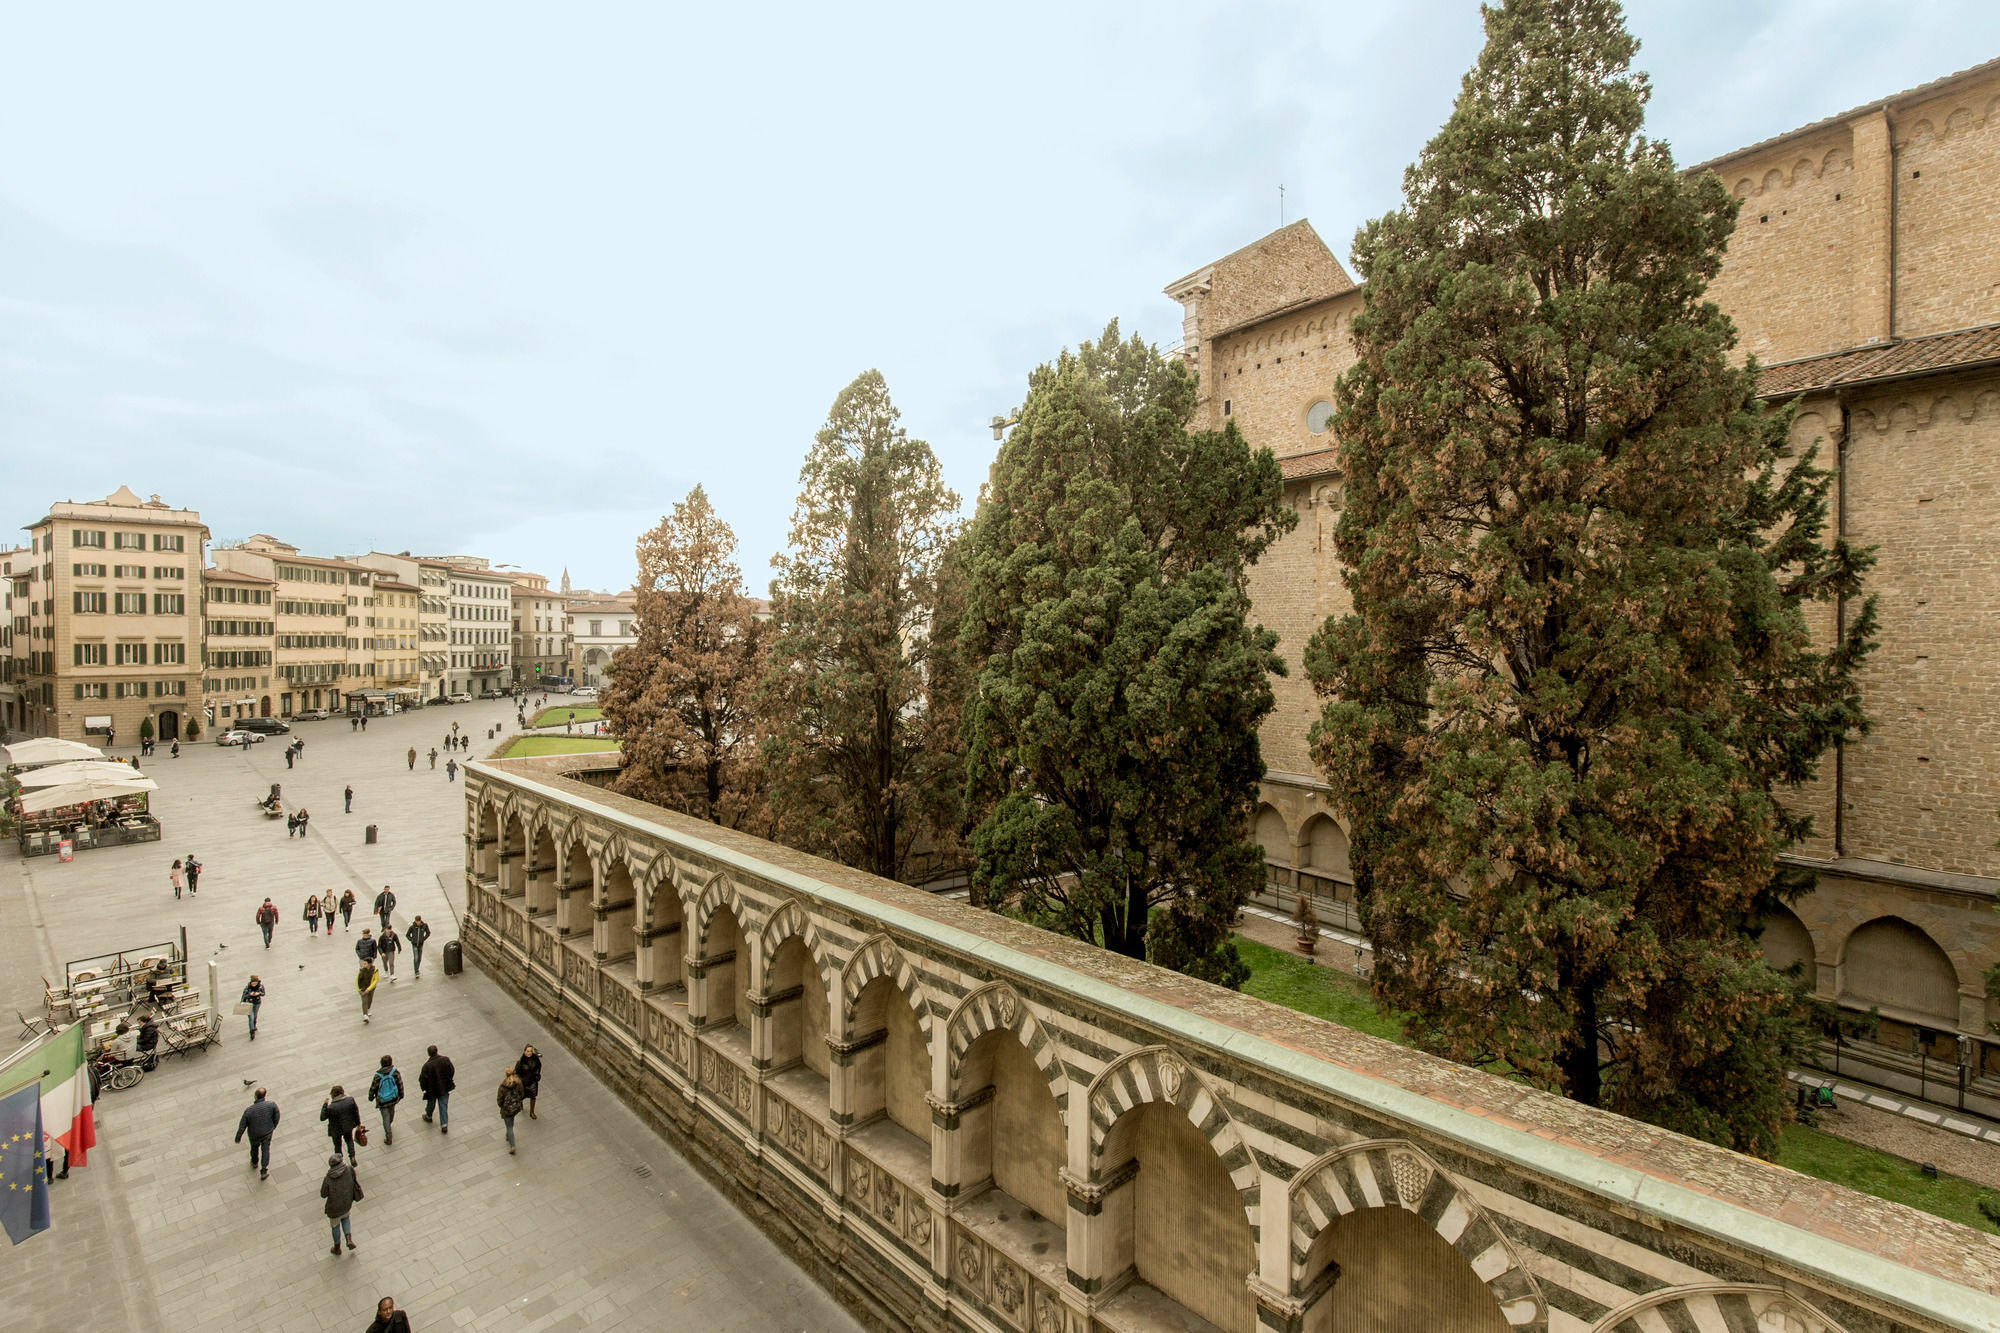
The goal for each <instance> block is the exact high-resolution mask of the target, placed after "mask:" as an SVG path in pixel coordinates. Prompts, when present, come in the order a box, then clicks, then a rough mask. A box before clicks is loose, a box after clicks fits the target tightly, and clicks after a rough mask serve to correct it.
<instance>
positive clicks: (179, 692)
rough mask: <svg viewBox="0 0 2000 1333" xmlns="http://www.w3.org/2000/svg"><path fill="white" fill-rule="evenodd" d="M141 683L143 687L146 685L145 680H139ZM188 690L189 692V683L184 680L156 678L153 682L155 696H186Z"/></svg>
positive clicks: (163, 697) (175, 697)
mask: <svg viewBox="0 0 2000 1333" xmlns="http://www.w3.org/2000/svg"><path fill="white" fill-rule="evenodd" d="M139 684H140V687H141V688H142V689H143V688H144V686H145V682H144V681H141V682H139ZM187 692H188V683H187V682H186V681H184V680H156V681H154V682H153V695H154V697H155V698H159V699H178V698H185V697H186V695H187Z"/></svg>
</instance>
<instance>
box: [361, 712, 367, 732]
mask: <svg viewBox="0 0 2000 1333" xmlns="http://www.w3.org/2000/svg"><path fill="white" fill-rule="evenodd" d="M361 729H362V730H363V731H366V730H368V714H366V713H363V714H362V715H361Z"/></svg>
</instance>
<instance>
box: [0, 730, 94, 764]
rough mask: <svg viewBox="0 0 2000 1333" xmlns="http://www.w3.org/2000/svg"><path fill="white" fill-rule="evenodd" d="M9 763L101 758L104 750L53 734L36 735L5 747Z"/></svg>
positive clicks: (55, 762)
mask: <svg viewBox="0 0 2000 1333" xmlns="http://www.w3.org/2000/svg"><path fill="white" fill-rule="evenodd" d="M5 748H6V750H7V762H8V763H10V764H59V763H61V762H62V761H63V760H65V759H102V758H104V751H102V750H100V749H97V748H96V747H95V746H90V745H80V744H78V743H77V742H76V741H65V740H58V739H57V738H56V737H54V736H37V737H35V738H34V739H33V740H30V741H21V742H19V743H17V744H14V745H9V746H7V747H5Z"/></svg>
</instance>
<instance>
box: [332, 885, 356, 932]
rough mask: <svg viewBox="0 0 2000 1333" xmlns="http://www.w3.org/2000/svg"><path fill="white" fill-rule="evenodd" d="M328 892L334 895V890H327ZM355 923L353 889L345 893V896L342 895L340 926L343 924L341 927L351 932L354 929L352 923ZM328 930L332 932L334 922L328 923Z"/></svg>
mask: <svg viewBox="0 0 2000 1333" xmlns="http://www.w3.org/2000/svg"><path fill="white" fill-rule="evenodd" d="M327 892H328V893H332V892H333V890H332V889H328V890H327ZM353 921H354V890H353V889H349V890H347V891H346V892H345V893H343V894H341V895H340V924H341V927H342V928H343V929H347V930H351V929H353V925H352V922H353ZM326 928H327V929H328V930H329V931H331V930H332V929H333V922H331V921H328V922H327V923H326Z"/></svg>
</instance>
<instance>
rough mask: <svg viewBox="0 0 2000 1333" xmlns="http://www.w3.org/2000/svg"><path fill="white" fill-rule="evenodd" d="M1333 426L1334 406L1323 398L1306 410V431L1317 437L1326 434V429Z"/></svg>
mask: <svg viewBox="0 0 2000 1333" xmlns="http://www.w3.org/2000/svg"><path fill="white" fill-rule="evenodd" d="M1332 424H1333V404H1332V403H1329V402H1328V401H1327V400H1326V399H1324V398H1322V399H1320V400H1319V401H1318V402H1316V403H1314V404H1313V405H1312V406H1311V407H1308V408H1307V409H1306V429H1307V430H1309V431H1311V432H1312V433H1313V434H1315V435H1324V434H1326V428H1327V427H1328V426H1331V425H1332Z"/></svg>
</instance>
